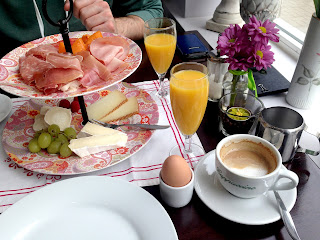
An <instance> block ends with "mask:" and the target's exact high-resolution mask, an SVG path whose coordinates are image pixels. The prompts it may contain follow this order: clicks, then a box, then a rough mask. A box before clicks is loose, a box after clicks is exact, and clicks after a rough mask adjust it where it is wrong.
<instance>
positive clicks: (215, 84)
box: [207, 54, 229, 102]
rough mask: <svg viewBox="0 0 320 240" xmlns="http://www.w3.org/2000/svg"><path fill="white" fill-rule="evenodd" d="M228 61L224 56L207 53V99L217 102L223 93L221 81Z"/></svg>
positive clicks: (223, 78) (226, 70) (226, 69)
mask: <svg viewBox="0 0 320 240" xmlns="http://www.w3.org/2000/svg"><path fill="white" fill-rule="evenodd" d="M228 67H229V63H226V62H225V59H224V58H220V57H216V56H214V55H212V54H209V57H208V59H207V68H208V78H209V98H208V99H209V100H210V101H213V102H217V101H218V100H219V99H220V98H221V96H222V95H223V81H224V80H225V75H226V73H227V72H228Z"/></svg>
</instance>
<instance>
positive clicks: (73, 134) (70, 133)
mask: <svg viewBox="0 0 320 240" xmlns="http://www.w3.org/2000/svg"><path fill="white" fill-rule="evenodd" d="M64 134H65V135H66V136H67V138H68V139H69V140H71V139H75V138H76V137H77V132H76V130H74V129H73V128H72V127H68V128H66V129H65V130H64Z"/></svg>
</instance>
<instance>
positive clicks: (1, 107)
mask: <svg viewBox="0 0 320 240" xmlns="http://www.w3.org/2000/svg"><path fill="white" fill-rule="evenodd" d="M0 103H1V104H0V122H1V121H2V120H3V119H5V118H6V117H7V116H8V114H9V113H10V112H11V109H12V102H11V99H10V98H9V97H8V96H6V95H3V94H0Z"/></svg>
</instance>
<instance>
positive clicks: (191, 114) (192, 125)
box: [170, 70, 209, 135]
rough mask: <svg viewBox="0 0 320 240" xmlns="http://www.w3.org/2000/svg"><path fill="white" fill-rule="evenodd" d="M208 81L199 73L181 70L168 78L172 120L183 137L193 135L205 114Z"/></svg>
mask: <svg viewBox="0 0 320 240" xmlns="http://www.w3.org/2000/svg"><path fill="white" fill-rule="evenodd" d="M208 94H209V81H208V78H207V77H206V75H205V74H204V73H202V72H200V71H195V70H182V71H179V72H176V73H174V74H173V77H171V78H170V99H171V106H172V111H173V115H174V118H175V120H176V123H177V124H178V127H179V130H180V131H181V132H182V133H183V134H184V135H192V134H194V133H195V132H196V131H197V129H198V128H199V125H200V123H201V121H202V118H203V115H204V113H205V110H206V107H207V101H208Z"/></svg>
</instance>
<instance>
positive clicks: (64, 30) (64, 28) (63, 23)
mask: <svg viewBox="0 0 320 240" xmlns="http://www.w3.org/2000/svg"><path fill="white" fill-rule="evenodd" d="M69 2H70V10H69V12H68V16H67V17H66V18H65V19H61V20H59V21H58V22H57V23H56V22H54V21H52V20H51V18H50V17H49V15H48V12H47V0H43V2H42V11H43V14H44V17H45V18H46V20H47V21H48V22H49V23H50V24H51V25H53V26H56V27H59V31H60V33H61V35H62V39H63V43H64V46H65V48H66V51H67V52H69V53H72V48H71V43H70V39H69V28H68V22H69V21H70V19H71V17H72V14H73V0H70V1H69ZM78 100H79V104H80V108H81V115H82V119H83V122H82V124H83V125H85V124H86V123H87V122H88V121H89V118H88V114H87V109H86V105H85V103H84V99H83V96H78Z"/></svg>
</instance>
